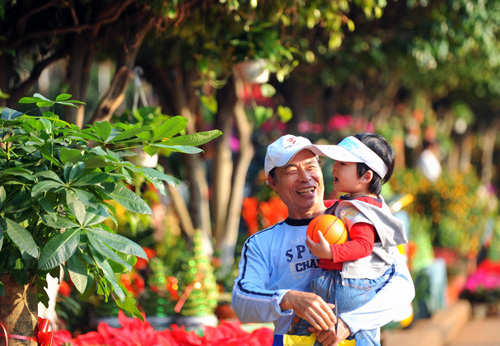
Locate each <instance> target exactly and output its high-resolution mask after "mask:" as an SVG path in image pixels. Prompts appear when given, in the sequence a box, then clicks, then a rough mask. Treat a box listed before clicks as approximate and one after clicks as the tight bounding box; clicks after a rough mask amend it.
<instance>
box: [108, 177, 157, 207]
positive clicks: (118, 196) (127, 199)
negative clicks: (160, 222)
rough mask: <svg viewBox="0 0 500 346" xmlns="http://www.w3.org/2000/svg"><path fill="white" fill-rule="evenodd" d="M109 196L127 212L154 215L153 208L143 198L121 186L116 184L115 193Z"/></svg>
mask: <svg viewBox="0 0 500 346" xmlns="http://www.w3.org/2000/svg"><path fill="white" fill-rule="evenodd" d="M108 196H109V197H110V198H112V199H114V200H115V201H116V202H117V203H118V204H120V205H121V206H123V207H124V208H125V209H127V210H130V211H133V212H136V213H140V214H153V211H152V210H151V208H150V207H149V206H148V205H147V203H146V202H145V201H144V200H143V199H142V198H141V197H139V196H138V195H137V194H135V193H134V192H132V191H130V190H129V189H127V188H126V187H125V186H123V185H121V184H116V186H115V189H114V191H113V192H111V193H109V194H108Z"/></svg>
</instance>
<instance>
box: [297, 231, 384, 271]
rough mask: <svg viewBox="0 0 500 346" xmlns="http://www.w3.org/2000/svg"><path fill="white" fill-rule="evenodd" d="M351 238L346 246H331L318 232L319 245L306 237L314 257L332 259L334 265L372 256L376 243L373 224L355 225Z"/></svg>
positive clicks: (350, 233)
mask: <svg viewBox="0 0 500 346" xmlns="http://www.w3.org/2000/svg"><path fill="white" fill-rule="evenodd" d="M349 236H350V238H351V239H350V240H349V241H347V242H345V243H344V244H333V245H330V244H328V242H327V241H326V240H325V238H324V237H323V234H321V232H319V231H318V238H319V240H320V241H319V243H315V242H313V241H312V239H310V238H309V237H306V245H307V247H308V248H309V250H310V251H311V253H312V254H313V255H314V256H316V257H319V258H328V259H332V260H333V262H334V263H337V262H345V261H353V260H356V259H358V258H363V257H366V256H368V255H369V254H371V252H372V250H373V244H374V242H375V228H374V227H373V226H372V225H371V224H368V223H356V224H354V225H353V226H352V227H351V229H350V230H349Z"/></svg>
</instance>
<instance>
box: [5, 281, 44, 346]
mask: <svg viewBox="0 0 500 346" xmlns="http://www.w3.org/2000/svg"><path fill="white" fill-rule="evenodd" d="M0 281H1V282H2V283H3V285H4V286H5V296H0V322H1V323H2V324H3V326H4V327H5V329H6V331H7V334H11V335H20V336H25V337H32V338H35V340H36V335H35V329H36V325H37V323H38V311H37V308H38V302H37V299H38V298H37V289H36V285H24V286H23V285H19V284H18V283H17V282H16V281H15V280H14V278H13V277H12V275H10V274H1V275H0ZM0 331H1V330H0ZM2 334H3V333H2ZM1 339H3V338H1ZM8 345H9V346H26V345H29V346H36V345H38V342H36V341H27V340H19V339H15V338H9V343H8Z"/></svg>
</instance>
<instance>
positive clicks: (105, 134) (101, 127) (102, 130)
mask: <svg viewBox="0 0 500 346" xmlns="http://www.w3.org/2000/svg"><path fill="white" fill-rule="evenodd" d="M94 128H95V130H96V133H97V135H98V136H99V137H101V139H102V141H103V142H106V141H107V140H108V138H109V135H111V130H112V129H113V127H112V126H111V124H110V123H109V122H108V121H100V122H96V123H94Z"/></svg>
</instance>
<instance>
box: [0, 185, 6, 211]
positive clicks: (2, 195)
mask: <svg viewBox="0 0 500 346" xmlns="http://www.w3.org/2000/svg"><path fill="white" fill-rule="evenodd" d="M6 199H7V194H6V192H5V187H3V186H0V210H2V207H3V204H4V203H5V200H6Z"/></svg>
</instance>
